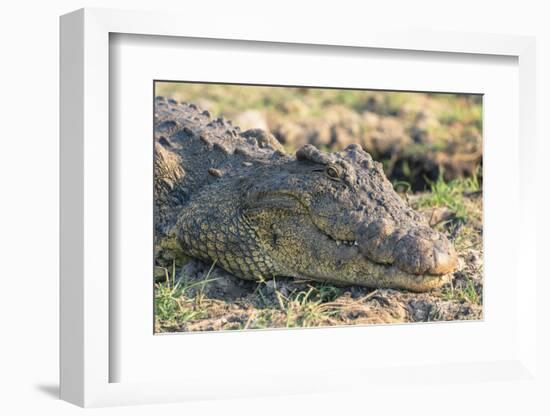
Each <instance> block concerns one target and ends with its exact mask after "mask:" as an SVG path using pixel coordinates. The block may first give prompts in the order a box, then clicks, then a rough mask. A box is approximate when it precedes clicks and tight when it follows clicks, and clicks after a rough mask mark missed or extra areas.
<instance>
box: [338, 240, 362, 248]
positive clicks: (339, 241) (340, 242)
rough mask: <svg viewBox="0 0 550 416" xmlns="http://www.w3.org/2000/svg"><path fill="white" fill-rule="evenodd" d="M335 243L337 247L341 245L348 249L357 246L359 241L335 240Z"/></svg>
mask: <svg viewBox="0 0 550 416" xmlns="http://www.w3.org/2000/svg"><path fill="white" fill-rule="evenodd" d="M335 242H336V245H337V246H339V245H340V244H343V245H345V246H348V247H352V246H357V241H354V240H335Z"/></svg>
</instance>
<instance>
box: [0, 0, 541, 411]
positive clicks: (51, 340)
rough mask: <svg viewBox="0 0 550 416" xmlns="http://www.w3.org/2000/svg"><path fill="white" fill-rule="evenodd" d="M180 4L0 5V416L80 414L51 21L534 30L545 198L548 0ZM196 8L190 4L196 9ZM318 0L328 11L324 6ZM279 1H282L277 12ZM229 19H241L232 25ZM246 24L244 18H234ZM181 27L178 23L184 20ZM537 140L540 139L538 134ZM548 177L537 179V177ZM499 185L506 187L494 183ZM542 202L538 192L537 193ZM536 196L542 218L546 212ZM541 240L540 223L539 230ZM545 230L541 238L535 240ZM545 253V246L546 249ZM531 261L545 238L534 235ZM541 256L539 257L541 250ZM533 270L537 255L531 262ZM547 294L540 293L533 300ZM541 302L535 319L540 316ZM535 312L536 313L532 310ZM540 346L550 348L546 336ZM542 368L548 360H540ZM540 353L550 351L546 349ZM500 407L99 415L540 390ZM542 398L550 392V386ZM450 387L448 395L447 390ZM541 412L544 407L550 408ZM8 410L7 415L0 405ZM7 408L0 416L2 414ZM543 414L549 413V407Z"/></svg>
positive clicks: (515, 407)
mask: <svg viewBox="0 0 550 416" xmlns="http://www.w3.org/2000/svg"><path fill="white" fill-rule="evenodd" d="M186 3H189V2H185V1H181V0H180V1H162V0H156V1H152V0H149V1H144V0H112V1H101V0H88V1H87V2H82V1H68V0H51V1H37V0H36V1H31V0H19V1H12V2H7V1H4V2H3V3H2V7H1V9H0V31H1V37H0V42H1V48H0V51H1V55H0V73H1V75H2V76H1V77H0V82H2V84H1V85H2V88H1V90H0V120H1V127H0V140H1V147H0V184H1V188H0V189H1V190H2V201H1V203H0V239H1V243H2V247H1V250H0V253H1V254H0V261H1V268H0V278H1V280H0V282H1V284H2V289H1V295H0V308H1V309H0V317H1V318H0V319H1V330H2V337H1V341H0V409H1V410H0V413H2V414H6V415H11V414H20V413H21V414H23V413H30V412H32V411H33V410H34V411H35V412H37V411H40V412H44V413H45V414H50V413H51V414H73V413H77V412H80V411H81V410H80V409H77V408H75V407H73V406H71V405H68V404H65V403H62V402H60V401H57V400H55V399H54V396H55V395H56V394H57V375H58V359H57V354H58V352H57V348H58V325H57V320H58V117H59V114H58V85H59V82H58V78H59V76H58V61H59V48H58V16H59V15H61V14H63V13H66V12H69V11H72V10H74V9H77V8H80V7H84V6H87V7H115V8H133V9H168V10H180V11H184V12H187V14H188V16H189V19H197V18H202V17H206V16H208V14H210V13H222V14H227V15H232V14H233V15H236V16H241V17H242V16H247V18H249V19H251V18H254V19H262V20H266V21H267V20H271V19H274V20H275V21H278V22H280V23H281V30H284V29H285V27H286V26H287V25H291V24H296V25H300V26H303V27H304V30H307V25H308V22H310V21H316V22H318V21H323V20H324V21H326V22H327V23H326V26H327V31H329V32H330V31H337V30H338V28H339V25H358V26H368V25H381V24H384V25H385V24H388V25H390V26H394V25H395V26H400V27H421V28H426V27H428V28H433V29H440V30H458V31H464V30H470V31H475V32H490V33H503V32H504V33H512V34H523V35H536V36H537V42H538V45H537V47H538V52H537V53H538V75H537V76H538V91H539V95H538V131H539V143H540V147H539V149H538V154H539V173H540V175H541V176H540V177H539V179H538V184H539V185H540V188H541V195H545V194H547V193H548V191H547V189H546V188H547V184H548V183H550V181H549V180H548V179H550V178H548V170H549V169H548V167H547V166H546V165H547V163H546V156H545V155H546V154H547V153H548V152H549V151H550V148H549V145H548V142H549V139H550V129H549V127H548V125H547V124H546V119H547V117H548V116H549V115H550V105H549V103H548V99H547V97H549V96H550V88H549V86H550V85H549V83H550V30H549V24H548V18H549V17H550V16H549V13H548V12H547V11H546V10H545V7H544V6H545V3H546V2H545V1H529V0H522V1H512V2H506V1H503V0H500V1H483V2H482V1H480V0H474V1H470V0H460V1H453V2H443V1H441V0H438V1H437V0H436V1H419V0H417V1H406V0H403V1H389V0H388V1H382V0H379V1H376V2H373V3H372V4H369V3H370V2H366V1H362V2H359V1H355V2H353V1H344V0H339V1H327V2H320V1H316V2H306V1H303V2H302V3H298V1H297V0H293V1H289V2H284V1H282V0H279V1H271V2H269V3H267V4H264V2H261V1H255V2H249V3H248V4H247V3H245V2H241V1H236V0H231V1H225V2H222V1H219V2H218V1H214V0H206V1H203V2H200V3H201V5H186ZM197 3H199V2H197ZM324 4H326V5H327V6H326V7H325V6H324ZM283 5H284V6H283ZM237 20H238V19H237ZM243 20H245V19H243ZM182 25H185V21H182ZM543 137H544V138H545V141H544V142H543V140H542V138H543ZM542 175H545V178H544V179H543V178H542ZM503 186H505V184H503ZM541 198H542V197H541ZM540 201H541V204H540V205H541V207H540V214H541V217H542V214H543V213H544V212H545V211H547V210H546V209H545V204H546V203H544V204H543V203H542V201H543V200H542V199H541V200H540ZM541 227H544V229H545V232H546V233H548V231H549V230H548V220H547V219H546V218H545V219H544V223H541ZM543 234H544V233H543V232H542V231H541V233H540V235H543ZM546 247H548V244H546ZM539 249H540V254H541V255H540V258H541V259H543V255H548V254H547V253H546V252H545V253H542V237H540V244H539ZM545 251H546V250H545ZM540 264H541V265H542V260H541V261H540ZM548 290H550V288H549V285H548V284H546V286H545V287H541V288H539V295H540V297H539V299H542V295H543V294H544V293H545V292H546V291H548ZM542 306H543V305H542V304H541V305H540V310H541V314H545V319H546V323H548V322H549V321H548V319H547V318H548V312H547V311H546V310H545V309H546V308H544V309H543V308H542ZM541 316H542V315H541ZM542 336H545V337H546V338H545V341H546V343H545V345H544V347H546V351H549V350H550V347H549V344H548V334H547V333H546V334H542V333H541V337H542ZM541 355H542V356H541V357H540V358H541V360H543V361H542V365H546V374H549V372H548V359H547V358H545V357H544V354H541ZM546 355H547V354H546ZM487 388H488V389H501V390H502V394H501V400H499V401H492V402H488V401H486V400H483V399H484V397H486V393H487V391H482V390H479V389H478V390H477V391H472V392H471V395H469V396H468V397H454V398H453V397H448V396H446V393H445V392H444V391H439V392H438V388H437V386H434V390H433V391H431V392H426V393H425V394H424V395H423V397H418V398H417V399H416V400H414V402H410V401H404V400H400V398H397V397H393V396H392V394H391V391H388V395H387V397H380V398H371V397H368V394H367V393H366V396H365V397H347V396H346V395H345V394H338V395H336V394H335V395H334V396H331V397H305V398H304V397H302V398H279V399H273V398H271V399H257V400H252V401H250V400H249V401H231V402H217V403H194V404H185V405H165V406H161V407H159V408H155V409H152V408H151V407H140V408H119V409H102V410H100V411H98V413H100V414H136V413H138V414H148V413H149V412H152V411H160V412H163V413H164V414H182V413H183V412H189V414H191V413H203V412H208V414H232V413H237V412H239V414H253V413H260V412H261V413H262V414H281V413H284V414H289V413H290V414H294V413H298V412H300V413H304V414H312V413H313V412H316V413H318V414H335V413H336V414H345V413H351V412H353V413H355V412H358V411H359V412H362V413H363V412H365V413H366V412H369V411H371V412H374V411H376V410H378V411H380V410H381V411H384V409H386V410H394V411H395V412H397V411H400V412H403V411H407V412H410V411H412V410H414V409H416V410H418V411H421V412H427V411H428V412H427V413H424V414H431V413H432V412H433V413H434V414H435V413H445V414H465V413H466V412H467V413H466V414H469V413H473V414H481V413H482V412H490V413H491V414H498V413H501V414H502V413H504V414H506V413H507V411H512V413H516V414H519V413H523V414H537V413H538V412H541V414H542V412H543V410H542V409H540V408H539V409H536V408H534V407H533V406H534V400H533V397H534V395H536V394H540V392H529V391H522V392H515V391H513V390H511V389H510V388H509V387H507V386H506V385H504V384H503V385H500V386H492V387H491V386H489V387H487ZM548 390H549V391H550V388H549V389H548ZM445 391H447V390H445ZM547 406H548V405H547ZM8 408H9V409H10V410H7V409H8ZM4 409H6V410H4ZM546 411H548V408H546Z"/></svg>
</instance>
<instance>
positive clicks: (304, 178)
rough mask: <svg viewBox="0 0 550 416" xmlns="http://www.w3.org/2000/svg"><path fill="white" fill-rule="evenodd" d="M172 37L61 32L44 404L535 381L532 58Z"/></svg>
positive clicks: (516, 42)
mask: <svg viewBox="0 0 550 416" xmlns="http://www.w3.org/2000/svg"><path fill="white" fill-rule="evenodd" d="M181 21H182V16H177V15H171V14H168V13H166V14H165V13H145V12H129V11H115V10H104V9H102V10H99V9H83V10H79V11H76V12H73V13H71V14H68V15H65V16H63V17H62V18H61V256H62V257H61V397H62V398H63V399H64V400H67V401H70V402H72V403H75V404H78V405H80V406H86V407H87V406H106V405H118V404H138V403H159V402H167V401H185V400H196V399H209V398H232V397H254V396H262V395H273V394H306V393H328V392H338V391H358V392H362V391H366V390H368V391H370V392H371V394H372V395H373V397H375V396H376V394H377V393H376V392H377V391H383V390H384V389H385V388H387V386H388V385H389V384H391V385H392V388H394V389H397V390H399V391H402V392H406V391H408V390H410V388H411V386H412V385H414V387H415V388H422V386H427V385H428V384H430V383H434V382H436V383H438V384H442V385H444V384H446V383H451V382H452V383H456V382H459V383H464V384H465V385H469V386H480V385H481V384H483V383H487V382H501V381H508V382H511V383H516V382H517V383H518V384H519V383H532V385H535V384H536V383H537V382H538V379H537V377H536V373H535V368H536V363H535V350H536V319H535V318H536V302H535V301H534V294H535V293H536V272H535V270H534V267H535V261H534V260H533V257H534V252H535V250H534V248H535V237H534V229H535V218H534V217H533V216H532V215H527V213H531V212H534V209H533V207H534V205H535V201H534V200H533V199H532V198H529V197H528V196H529V195H531V194H530V192H531V188H532V186H533V185H532V183H531V181H529V177H530V175H531V173H532V171H533V169H534V160H535V155H534V151H533V150H532V149H533V148H532V146H530V144H532V143H534V141H535V133H534V130H533V129H534V122H533V117H534V114H535V111H534V110H535V100H534V93H535V78H534V62H535V48H534V40H533V39H532V38H528V37H517V36H507V35H498V36H497V35H484V34H465V33H438V34H437V35H436V36H434V34H432V33H423V32H420V31H418V32H408V33H397V32H384V31H380V30H374V29H366V30H365V29H361V31H360V32H357V33H354V32H353V31H350V32H345V31H344V32H342V33H339V34H331V35H330V36H328V35H327V34H326V33H325V32H324V31H323V30H322V28H317V27H316V26H315V25H313V26H312V30H311V31H308V33H307V35H304V34H303V33H301V32H298V31H294V30H293V29H290V30H285V31H280V30H279V29H278V28H276V27H275V26H270V25H262V26H256V25H253V26H251V27H250V30H249V31H247V32H246V33H234V32H233V31H232V29H231V26H230V24H229V23H223V22H220V24H216V25H211V26H209V25H204V24H201V23H200V19H198V21H197V22H193V21H188V19H185V21H187V22H188V24H186V25H185V26H184V27H182V25H181V24H180V22H181ZM502 259H506V262H503V261H502ZM520 271H521V272H520ZM396 380H399V382H396ZM384 386H386V387H384ZM464 388H466V387H464Z"/></svg>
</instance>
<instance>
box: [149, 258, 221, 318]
mask: <svg viewBox="0 0 550 416" xmlns="http://www.w3.org/2000/svg"><path fill="white" fill-rule="evenodd" d="M213 268H214V264H213V265H212V267H211V268H210V270H209V271H208V274H207V275H206V277H205V278H204V279H202V280H199V281H195V282H192V283H189V282H187V281H186V280H185V279H184V278H182V279H180V280H178V281H176V263H175V261H174V263H173V265H172V269H171V270H167V269H165V270H166V279H165V280H164V281H163V282H159V283H155V325H156V326H158V325H161V324H162V326H165V327H171V328H179V327H181V325H183V324H185V323H186V322H188V321H191V320H193V319H200V318H202V317H205V316H207V311H206V310H205V309H203V308H201V307H200V306H201V299H202V298H203V297H204V294H203V291H204V288H205V286H206V285H207V284H208V283H210V282H213V281H215V280H216V279H211V278H210V274H211V272H212V270H213ZM192 289H195V292H196V293H195V294H194V296H188V295H189V292H190V291H191V290H192ZM197 289H198V290H197Z"/></svg>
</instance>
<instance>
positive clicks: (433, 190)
mask: <svg viewBox="0 0 550 416" xmlns="http://www.w3.org/2000/svg"><path fill="white" fill-rule="evenodd" d="M426 181H427V182H428V184H429V187H430V192H428V193H426V194H424V195H423V196H422V197H421V198H420V200H419V202H418V206H419V207H420V208H426V207H445V208H448V209H449V210H451V211H452V212H453V214H454V216H455V218H456V219H457V220H459V221H461V222H466V221H467V219H468V215H469V214H470V211H469V209H468V207H467V205H466V204H465V196H464V194H465V193H469V192H470V193H471V192H479V191H480V190H481V186H480V183H479V180H478V175H477V174H476V175H473V176H472V177H469V178H456V179H453V180H451V181H449V182H446V181H445V180H444V179H443V170H442V169H440V172H439V176H438V178H437V180H436V181H431V180H429V179H428V178H426Z"/></svg>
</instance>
